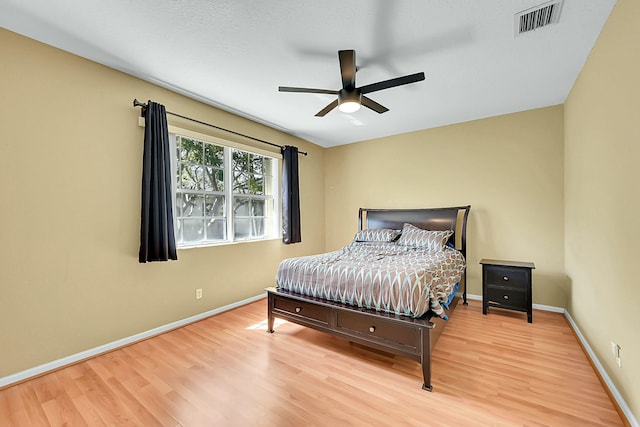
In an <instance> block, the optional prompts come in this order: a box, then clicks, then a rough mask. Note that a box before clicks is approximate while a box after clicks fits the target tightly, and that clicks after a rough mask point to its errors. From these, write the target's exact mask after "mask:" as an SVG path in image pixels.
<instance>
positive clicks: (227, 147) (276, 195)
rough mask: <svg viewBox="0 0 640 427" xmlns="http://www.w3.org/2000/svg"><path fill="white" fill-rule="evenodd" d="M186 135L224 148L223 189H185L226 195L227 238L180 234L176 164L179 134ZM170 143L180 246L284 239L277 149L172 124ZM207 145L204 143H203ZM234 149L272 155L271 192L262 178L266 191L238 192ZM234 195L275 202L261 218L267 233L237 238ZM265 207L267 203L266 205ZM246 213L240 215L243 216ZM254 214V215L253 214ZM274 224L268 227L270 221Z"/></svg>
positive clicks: (258, 154) (177, 236)
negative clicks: (191, 239) (184, 238)
mask: <svg viewBox="0 0 640 427" xmlns="http://www.w3.org/2000/svg"><path fill="white" fill-rule="evenodd" d="M179 137H184V138H188V139H194V140H197V141H202V142H203V143H204V144H214V145H217V146H219V147H222V148H223V149H224V168H223V170H224V191H222V192H220V191H211V192H205V191H204V190H194V191H191V190H186V191H185V193H194V194H203V195H206V194H212V195H223V196H224V198H225V204H224V206H225V208H224V209H225V220H226V239H225V240H202V241H197V242H183V241H181V239H180V236H179V230H178V226H179V224H178V212H177V209H176V204H177V197H178V195H179V194H183V192H182V191H178V188H177V187H178V182H177V181H178V176H177V167H178V165H179V162H180V161H179V159H178V150H177V138H179ZM169 144H170V150H171V153H172V155H171V177H172V180H171V183H172V184H171V195H172V199H173V200H172V202H173V205H172V206H173V218H174V235H175V238H176V246H177V248H178V249H189V248H197V247H209V246H220V245H230V244H238V243H249V242H259V241H265V240H275V239H282V227H281V215H280V212H281V200H280V193H281V192H282V191H281V183H280V179H279V176H280V170H281V168H282V156H281V155H280V154H279V153H278V154H276V153H273V152H270V151H266V150H261V149H259V148H255V147H250V146H245V145H243V144H238V143H235V142H233V141H229V140H226V139H222V138H218V137H214V136H210V135H207V134H202V133H199V132H194V131H190V130H187V129H182V128H177V127H174V126H171V125H170V126H169ZM203 147H204V146H203ZM233 150H239V151H241V152H243V153H245V154H250V155H257V156H261V157H265V158H269V159H271V161H272V162H273V163H272V167H271V175H269V176H270V179H271V192H272V194H271V195H268V194H266V193H267V183H266V179H265V180H264V181H263V185H264V193H265V194H263V195H255V194H250V193H247V194H241V193H235V192H234V191H233V190H234V189H233V179H234V178H233V172H232V168H233V157H232V153H233ZM265 172H266V171H265V170H263V177H264V176H266V173H265ZM235 197H243V198H249V199H251V200H254V199H257V200H265V205H266V204H267V203H268V201H272V203H273V208H272V209H273V215H272V216H269V215H263V216H261V217H260V218H264V224H265V231H267V230H269V229H270V230H271V231H270V232H267V233H266V235H265V236H262V237H247V238H238V237H236V236H235V217H236V216H235V215H234V213H233V206H234V198H235ZM265 210H266V206H265ZM203 217H205V218H206V214H205V212H204V211H203ZM244 217H245V216H241V219H242V218H244ZM250 217H251V216H250ZM270 222H271V224H270V225H269V226H268V227H267V224H269V223H270Z"/></svg>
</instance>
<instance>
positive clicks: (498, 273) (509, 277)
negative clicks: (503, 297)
mask: <svg viewBox="0 0 640 427" xmlns="http://www.w3.org/2000/svg"><path fill="white" fill-rule="evenodd" d="M486 280H487V285H488V286H492V285H494V286H504V287H509V288H518V289H522V290H526V289H527V287H528V286H529V270H526V269H522V268H512V267H497V266H495V265H492V266H487V276H486Z"/></svg>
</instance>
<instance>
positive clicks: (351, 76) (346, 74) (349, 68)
mask: <svg viewBox="0 0 640 427" xmlns="http://www.w3.org/2000/svg"><path fill="white" fill-rule="evenodd" d="M338 59H339V60H340V75H341V76H342V88H343V89H346V90H352V89H355V87H356V51H355V50H339V51H338Z"/></svg>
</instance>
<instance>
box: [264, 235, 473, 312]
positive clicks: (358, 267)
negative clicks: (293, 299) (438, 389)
mask: <svg viewBox="0 0 640 427" xmlns="http://www.w3.org/2000/svg"><path fill="white" fill-rule="evenodd" d="M465 266H466V264H465V259H464V257H463V255H462V254H461V253H460V252H459V251H457V250H455V249H453V248H450V247H445V248H444V249H442V250H438V251H432V250H426V249H424V248H416V247H411V246H403V245H399V244H397V243H380V242H355V241H354V242H352V243H351V244H349V245H347V246H345V247H344V248H342V249H340V250H337V251H333V252H328V253H324V254H320V255H312V256H305V257H298V258H290V259H286V260H284V261H282V262H281V263H280V266H279V267H278V272H277V275H276V284H277V286H278V288H280V289H284V290H288V291H291V292H296V293H300V294H303V295H308V296H313V297H317V298H322V299H327V300H331V301H335V302H340V303H343V304H349V305H353V306H357V307H361V308H368V309H373V310H378V311H385V312H388V313H395V314H399V315H404V316H411V317H422V316H423V315H424V314H425V313H427V312H428V311H431V312H432V313H433V314H435V315H436V316H439V317H443V318H446V313H445V309H444V307H443V305H444V304H446V303H447V301H449V296H450V295H451V294H452V292H454V287H455V285H456V284H457V283H459V282H460V280H461V277H462V275H463V273H464V269H465Z"/></svg>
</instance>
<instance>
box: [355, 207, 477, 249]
mask: <svg viewBox="0 0 640 427" xmlns="http://www.w3.org/2000/svg"><path fill="white" fill-rule="evenodd" d="M470 209H471V206H455V207H450V208H433V209H368V208H360V212H359V214H358V229H359V230H364V229H367V228H391V229H394V230H402V226H403V225H404V223H405V222H408V223H410V224H413V225H415V226H416V227H420V228H423V229H425V230H434V231H437V230H453V233H454V234H453V236H451V238H450V239H449V242H451V243H452V244H453V245H455V247H456V248H457V249H458V250H459V251H460V252H462V255H464V256H465V258H466V256H467V218H468V217H469V210H470Z"/></svg>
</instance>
